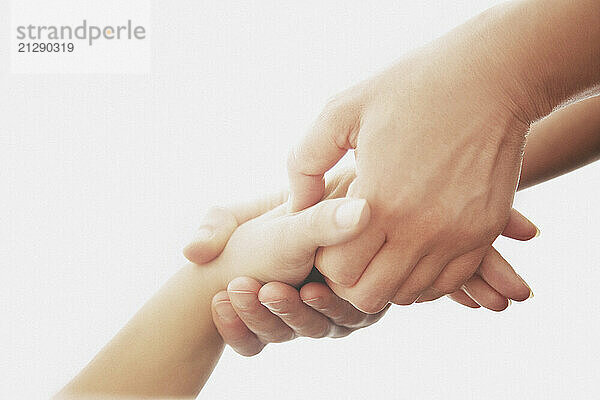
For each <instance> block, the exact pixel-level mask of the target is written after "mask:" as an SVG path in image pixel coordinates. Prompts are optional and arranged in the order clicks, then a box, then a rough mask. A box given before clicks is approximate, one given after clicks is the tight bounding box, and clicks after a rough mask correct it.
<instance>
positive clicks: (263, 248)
mask: <svg viewBox="0 0 600 400" xmlns="http://www.w3.org/2000/svg"><path fill="white" fill-rule="evenodd" d="M369 216H370V210H369V206H368V204H367V203H366V201H365V200H359V199H345V198H340V199H330V200H325V201H323V202H320V203H319V204H317V205H315V206H314V207H311V208H309V209H307V210H304V211H302V212H300V213H289V212H288V211H287V209H286V207H284V206H280V207H277V208H275V209H274V210H271V211H270V212H268V213H265V214H263V215H261V216H260V217H258V218H255V219H252V220H250V221H248V222H246V223H244V224H243V225H241V226H240V227H238V228H237V229H236V230H235V232H234V233H233V235H231V238H230V239H229V241H228V243H227V246H226V247H225V249H224V250H223V252H222V254H221V255H220V256H219V257H218V258H216V259H215V260H213V261H212V262H210V263H209V264H207V265H206V266H205V268H197V267H196V266H195V265H194V264H188V265H186V266H184V267H183V268H182V269H181V270H180V271H179V272H178V273H177V274H176V275H175V276H174V277H172V278H171V279H170V280H169V281H168V282H167V283H166V284H165V285H164V286H163V287H162V288H161V289H160V291H159V292H158V293H157V294H156V295H155V296H154V297H153V298H152V299H150V300H149V301H148V302H147V303H146V304H145V305H144V306H143V308H142V309H141V310H140V311H139V312H138V313H137V314H136V315H135V316H134V317H133V318H132V319H131V320H130V321H129V322H128V323H127V325H126V326H125V327H124V328H123V329H122V330H121V331H120V332H119V333H118V334H117V335H116V336H115V338H114V339H113V340H111V341H110V343H108V344H107V345H106V346H105V347H104V348H103V349H102V350H101V351H100V353H98V355H97V356H96V357H95V358H94V359H93V360H92V361H91V362H90V363H89V365H88V366H87V367H86V368H84V370H83V371H81V373H80V374H79V375H78V376H77V377H75V378H74V379H73V380H72V381H71V382H70V383H69V384H68V385H67V386H66V387H65V388H64V389H63V391H62V392H61V393H60V394H59V395H58V397H59V398H79V397H87V396H104V397H105V398H106V397H119V396H130V397H131V396H133V397H143V396H147V397H160V398H165V397H169V396H176V397H195V396H196V395H197V394H198V393H199V391H200V389H201V388H202V386H203V385H204V383H205V382H206V380H207V379H208V377H209V375H210V373H211V371H212V369H213V368H214V367H215V365H216V362H217V360H218V359H219V357H220V355H221V352H222V350H223V340H222V339H221V336H220V335H219V333H218V332H217V329H216V328H215V326H214V324H213V314H212V312H214V313H215V314H216V315H223V312H222V310H221V309H220V307H219V297H218V296H217V297H215V300H214V302H213V296H215V295H216V294H217V293H219V292H220V291H222V290H224V289H225V288H227V286H228V282H230V281H232V280H233V279H234V278H235V277H236V276H239V275H245V276H249V277H252V278H254V279H256V280H257V281H260V282H264V281H268V280H277V281H280V282H285V283H287V284H290V285H297V284H299V283H301V282H302V281H303V280H304V279H305V278H306V277H307V276H308V274H309V273H310V271H311V269H312V266H313V262H314V256H315V252H316V250H317V248H318V247H319V246H326V245H333V244H338V243H341V242H343V241H347V240H350V239H352V238H354V237H356V236H357V235H358V234H360V232H361V231H362V230H364V229H365V227H366V225H367V223H368V220H369ZM287 243H294V246H288V245H287ZM230 290H235V286H233V287H231V284H230ZM211 305H212V310H213V311H211ZM270 339H272V340H273V339H275V338H273V337H271V338H270Z"/></svg>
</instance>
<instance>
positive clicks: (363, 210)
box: [278, 198, 371, 253]
mask: <svg viewBox="0 0 600 400" xmlns="http://www.w3.org/2000/svg"><path fill="white" fill-rule="evenodd" d="M370 216H371V213H370V209H369V205H368V204H367V201H366V200H363V199H350V198H341V199H331V200H324V201H322V202H320V203H317V204H316V205H314V206H312V207H310V208H308V209H306V210H304V211H301V212H299V213H296V214H292V215H289V218H282V219H280V220H279V222H278V223H279V224H282V225H281V226H283V229H282V233H283V234H284V236H285V240H286V241H287V242H288V243H290V244H293V245H294V247H295V248H296V250H298V251H300V252H302V253H306V252H309V251H310V252H314V251H315V250H316V249H317V248H318V247H320V246H332V245H336V244H340V243H345V242H348V241H350V240H352V239H354V238H356V237H357V236H358V235H360V233H361V232H362V231H363V230H365V228H366V227H367V224H368V223H369V218H370Z"/></svg>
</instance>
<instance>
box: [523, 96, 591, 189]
mask: <svg viewBox="0 0 600 400" xmlns="http://www.w3.org/2000/svg"><path fill="white" fill-rule="evenodd" d="M599 158H600V96H596V97H592V98H589V99H586V100H583V101H580V102H578V103H575V104H572V105H570V106H568V107H565V108H563V109H561V110H558V111H556V112H554V113H552V114H550V116H548V117H547V118H545V119H543V120H541V121H539V122H537V123H536V124H534V125H533V126H532V127H531V132H530V135H529V138H528V140H527V146H526V148H525V156H524V158H523V168H522V172H521V181H520V183H519V189H525V188H528V187H530V186H533V185H536V184H538V183H541V182H544V181H547V180H549V179H552V178H555V177H557V176H559V175H562V174H565V173H567V172H570V171H573V170H575V169H577V168H580V167H582V166H584V165H586V164H588V163H590V162H593V161H595V160H598V159H599Z"/></svg>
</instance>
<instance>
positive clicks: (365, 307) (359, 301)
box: [351, 296, 387, 314]
mask: <svg viewBox="0 0 600 400" xmlns="http://www.w3.org/2000/svg"><path fill="white" fill-rule="evenodd" d="M351 303H352V304H353V305H354V307H356V308H357V309H359V310H360V311H362V312H364V313H366V314H376V313H378V312H379V311H381V310H382V309H383V308H384V307H385V305H386V304H387V300H384V299H382V298H379V297H374V296H360V297H358V298H356V299H354V300H352V301H351Z"/></svg>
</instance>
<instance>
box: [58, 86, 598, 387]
mask: <svg viewBox="0 0 600 400" xmlns="http://www.w3.org/2000/svg"><path fill="white" fill-rule="evenodd" d="M599 109H600V99H598V98H593V99H589V100H586V101H585V102H582V103H579V104H576V105H573V106H570V107H569V108H566V109H564V110H561V111H558V112H556V113H555V114H553V115H552V116H551V117H549V118H548V119H546V120H544V121H542V122H540V123H539V124H537V125H536V126H535V127H534V128H533V129H532V134H531V137H530V141H529V144H528V147H527V148H528V151H527V153H526V155H525V159H526V163H525V164H526V165H529V166H530V167H529V170H528V169H527V168H525V169H524V171H523V179H522V182H523V187H525V186H529V185H532V184H534V183H535V182H537V181H539V180H543V179H544V178H543V177H545V178H550V177H552V176H556V175H559V174H560V173H563V172H567V171H569V170H572V169H574V168H576V167H578V166H581V165H583V164H585V163H587V162H591V161H593V160H595V159H597V158H598V156H599V155H600V146H599V142H600V140H599V139H598V137H599V136H600V121H599V120H598V117H597V115H598V111H599ZM560 132H562V136H564V135H565V133H569V136H570V138H571V139H572V140H570V141H568V142H565V143H564V145H563V146H560V147H548V143H557V142H564V140H562V139H561V138H560V137H561V133H560ZM581 143H592V144H593V146H594V148H595V149H596V150H595V151H594V152H589V151H588V150H589V148H588V146H581V145H580V144H581ZM556 160H560V161H556ZM557 162H558V163H559V165H558V166H557V165H556V163H557ZM528 171H531V172H528ZM344 176H345V175H339V176H338V177H336V178H335V179H333V180H332V182H331V184H330V186H329V188H328V189H327V192H328V193H329V195H330V196H331V197H339V196H342V195H343V194H344V193H345V191H346V189H347V184H348V182H349V180H348V179H344ZM282 201H283V198H282V197H281V196H275V197H271V198H267V199H264V200H263V201H260V202H254V203H250V204H247V205H244V206H242V207H239V208H237V209H234V210H233V211H232V210H227V209H219V210H217V211H216V212H212V213H209V218H208V219H207V221H206V222H207V225H206V226H211V224H216V225H215V226H216V227H217V228H219V229H216V231H215V232H214V234H213V235H212V236H210V237H211V238H212V240H208V241H205V242H203V243H200V242H195V243H194V244H193V246H192V247H193V249H194V250H195V252H196V253H195V255H196V256H197V257H205V258H210V257H214V255H215V253H219V252H221V250H222V246H223V242H227V239H230V240H229V242H228V243H227V247H226V248H225V250H224V252H223V254H222V255H221V256H220V257H218V258H217V259H215V260H213V261H212V262H210V263H208V264H206V265H204V266H203V267H202V268H198V266H196V265H194V264H188V265H186V266H185V267H183V268H182V269H181V270H180V271H179V272H178V273H177V274H176V275H175V276H174V277H173V278H171V280H169V282H167V284H165V285H164V286H163V287H162V288H161V290H160V291H159V292H158V293H157V294H156V295H155V296H154V297H153V298H152V299H151V300H150V301H149V302H148V303H147V304H146V305H144V307H143V308H142V309H141V310H140V311H139V312H138V313H137V314H136V315H135V316H134V317H133V318H132V319H131V321H130V322H129V323H128V324H127V325H126V326H125V327H124V328H123V329H122V330H121V331H120V332H119V333H118V335H117V336H116V337H115V338H114V339H113V340H112V341H111V342H110V343H109V344H108V345H106V346H105V348H104V349H102V351H101V352H100V353H99V354H98V355H97V356H96V357H95V358H94V360H92V361H91V362H90V364H89V365H88V366H87V367H86V368H85V369H84V370H83V371H82V372H81V373H80V374H79V375H78V376H77V377H76V378H74V379H73V380H72V381H71V382H70V383H69V384H68V385H67V386H66V387H65V388H64V389H63V390H62V391H61V392H60V393H59V394H58V395H57V398H78V399H79V398H107V397H111V398H141V397H144V398H148V397H162V398H164V397H167V396H168V397H172V398H174V397H179V398H192V397H195V396H196V395H197V394H198V392H199V391H200V389H201V388H202V386H203V385H204V383H205V382H206V380H207V379H208V377H209V375H210V373H211V371H212V369H213V368H214V366H215V365H216V362H217V361H218V358H219V357H220V354H221V352H222V349H223V344H224V343H223V338H224V339H225V341H226V342H227V343H229V344H231V345H232V346H233V347H234V348H235V349H236V350H237V351H239V352H240V353H242V354H246V355H250V354H252V353H256V352H258V351H260V349H262V347H263V346H264V345H265V343H268V342H270V341H283V340H286V339H289V338H291V337H293V336H296V335H299V334H300V335H306V336H314V337H321V336H343V335H345V334H347V333H349V332H350V331H352V330H354V329H357V328H359V327H362V326H366V325H369V324H372V323H374V322H375V321H377V320H378V319H379V318H380V317H381V315H382V313H379V315H367V314H364V313H361V312H360V311H358V310H356V309H355V308H353V307H352V306H351V305H350V304H349V303H347V302H344V301H343V300H341V299H340V298H338V297H336V296H335V295H334V294H333V292H331V291H330V290H329V289H327V287H326V286H325V285H323V284H318V283H312V284H307V285H305V286H304V287H303V288H302V289H303V291H304V292H305V294H304V295H302V296H301V297H302V298H303V299H304V300H310V299H314V298H316V297H320V298H321V300H322V303H320V304H319V305H318V306H317V305H315V304H310V302H307V304H308V305H306V304H305V303H301V302H300V301H299V300H298V299H299V296H298V291H297V290H296V289H295V288H294V286H292V285H298V284H299V283H300V282H301V281H302V280H303V279H304V278H305V277H306V275H308V274H309V273H310V269H311V267H312V263H313V261H314V254H315V251H316V250H317V248H318V247H319V246H321V245H323V246H326V245H332V244H334V243H341V242H343V241H344V240H346V241H347V240H352V238H353V237H356V236H357V235H359V234H360V233H361V232H362V231H364V229H366V226H367V224H368V221H369V217H370V209H369V208H368V205H367V203H365V202H362V201H360V200H356V201H358V204H357V203H354V206H353V207H350V209H353V210H354V213H352V212H350V213H348V212H346V213H345V214H346V216H349V218H346V223H345V224H341V225H340V224H339V219H336V214H337V211H338V207H339V206H340V205H341V204H342V203H341V202H344V201H348V200H345V199H336V200H328V201H324V202H321V203H319V205H318V206H316V207H312V208H310V209H308V210H305V211H304V212H302V213H294V214H289V213H288V212H287V211H286V210H285V208H284V207H282V206H279V207H276V208H275V209H274V210H272V211H270V212H267V213H266V214H264V215H262V216H260V217H258V218H254V219H252V220H250V221H249V222H247V223H244V224H243V225H242V226H241V227H240V228H239V229H236V228H237V226H236V224H237V223H238V219H239V220H243V219H251V218H253V217H255V216H257V215H260V214H262V213H264V211H265V209H270V208H273V207H274V205H276V204H279V203H281V202H282ZM335 202H337V203H335ZM348 221H351V222H350V223H348ZM519 227H526V228H527V229H529V228H530V226H529V225H527V224H523V225H519ZM221 228H222V229H221ZM232 231H235V232H234V234H233V235H231V232H232ZM521 233H524V232H521ZM229 236H231V238H229ZM223 238H224V239H223ZM265 238H268V240H265ZM265 243H268V245H266V246H265ZM290 244H294V246H290ZM257 246H258V249H260V250H259V251H257ZM186 253H187V254H188V255H189V254H190V250H189V249H188V251H186ZM282 265H285V266H286V268H285V269H282V268H281V266H282ZM508 267H509V268H510V266H508ZM480 268H481V267H480ZM510 271H512V268H510V269H507V268H506V265H503V264H498V265H497V267H494V268H490V269H489V273H490V274H491V276H493V275H494V274H495V273H497V276H496V277H495V278H493V279H492V281H494V279H495V280H496V282H504V284H506V283H508V282H511V281H512V282H514V283H515V289H516V290H521V289H522V284H521V283H520V282H519V281H518V279H519V278H518V275H516V274H515V273H514V271H512V272H513V274H514V275H511V274H510ZM507 272H508V274H507ZM240 274H244V275H248V277H246V278H236V279H233V280H232V278H233V277H234V276H238V275H240ZM484 275H485V274H484ZM252 277H253V278H252ZM270 279H278V280H280V282H272V283H271V284H267V285H264V286H262V287H261V285H262V283H261V282H264V281H266V280H270ZM488 279H490V276H488ZM229 281H231V282H230V284H229V286H228V287H227V282H229ZM236 282H237V283H236ZM284 282H288V283H289V284H290V285H288V284H285V283H284ZM273 284H275V286H273ZM269 285H271V286H269ZM225 287H227V288H228V291H225V290H224V288H225ZM269 287H271V288H272V290H270V289H268V288H269ZM307 287H309V288H313V289H310V290H308V289H305V288H307ZM213 295H214V297H213ZM238 295H240V296H242V297H244V298H245V300H240V304H241V303H243V302H244V301H246V302H248V301H249V302H254V301H256V304H258V303H259V302H262V303H264V304H267V305H270V306H271V307H272V308H273V305H274V304H276V303H280V302H281V300H284V301H288V302H289V305H288V306H289V307H290V309H289V311H290V315H283V314H282V313H281V311H280V310H281V309H279V310H277V306H275V309H274V310H273V311H275V314H270V313H269V311H268V309H267V308H264V306H262V305H260V307H263V309H262V310H260V309H257V308H251V307H250V308H246V309H245V312H246V314H244V307H243V306H242V307H237V308H234V307H233V306H232V304H231V303H232V302H233V300H232V299H231V297H232V296H238ZM315 295H316V296H315ZM294 302H295V303H296V305H298V306H300V307H306V308H305V309H301V308H296V309H294V308H293V307H294ZM309 306H310V308H309ZM308 311H311V312H312V314H309V313H307V312H308ZM316 311H319V312H316ZM261 312H262V314H261ZM334 312H337V313H338V314H337V315H338V317H337V318H339V319H341V320H343V321H345V322H340V323H336V322H338V321H336V317H335V316H333V314H332V313H334ZM265 313H269V315H270V316H271V317H272V318H271V320H270V321H267V319H266V318H265V315H266V314H265ZM238 314H241V316H238ZM284 314H287V313H285V312H284ZM224 315H228V318H227V319H224V318H223V316H224ZM252 317H255V318H256V324H255V326H252V325H251V324H249V321H250V319H251V318H252ZM328 317H329V318H328ZM242 318H243V319H242ZM269 318H270V317H269ZM305 318H306V319H305ZM213 320H214V321H215V323H213ZM323 320H327V321H329V323H327V324H323V323H320V322H319V321H323ZM351 321H354V322H351ZM269 324H271V325H269ZM345 324H346V325H347V326H344V325H345ZM247 325H250V326H251V327H253V329H255V331H251V330H250V328H249V327H248V326H247ZM282 325H285V326H287V328H288V329H289V330H287V331H286V330H284V329H280V327H281V326H282ZM266 327H270V328H272V329H271V330H270V334H271V336H270V337H269V336H268V334H266V332H269V330H268V329H265V328H266ZM261 329H262V330H261ZM219 332H221V335H223V338H222V337H221V335H219ZM277 335H279V337H277Z"/></svg>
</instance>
